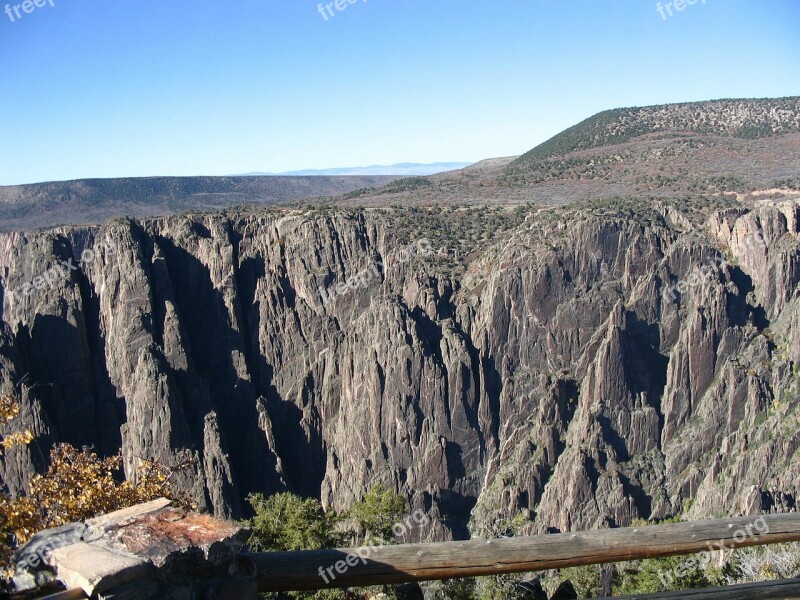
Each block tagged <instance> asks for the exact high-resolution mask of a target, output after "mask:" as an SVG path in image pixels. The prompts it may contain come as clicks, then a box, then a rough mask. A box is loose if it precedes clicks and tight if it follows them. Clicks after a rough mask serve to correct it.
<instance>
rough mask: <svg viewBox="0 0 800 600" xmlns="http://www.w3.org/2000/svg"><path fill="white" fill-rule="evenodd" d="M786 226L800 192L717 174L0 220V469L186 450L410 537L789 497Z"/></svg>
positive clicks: (793, 376)
mask: <svg viewBox="0 0 800 600" xmlns="http://www.w3.org/2000/svg"><path fill="white" fill-rule="evenodd" d="M501 212H502V211H501ZM457 216H458V218H461V219H462V220H463V219H466V220H468V221H471V222H474V223H475V224H477V225H476V227H478V228H483V230H484V231H485V232H486V235H483V236H477V237H476V239H475V241H473V242H470V243H465V241H464V239H454V237H453V235H452V231H453V219H454V218H456V217H457ZM500 221H503V224H502V226H501V225H500V224H499V222H500ZM799 234H800V202H799V201H798V200H797V199H783V200H781V201H766V200H759V201H756V200H747V201H736V200H731V199H724V198H716V199H713V200H709V199H708V198H705V199H698V200H695V201H686V200H680V201H678V200H668V199H662V200H655V199H653V200H647V199H638V200H626V201H622V200H620V201H604V202H594V203H591V204H582V205H575V206H567V207H560V208H555V209H548V210H541V209H536V208H529V209H525V210H522V209H520V210H517V211H516V212H515V213H514V215H513V218H512V217H510V216H509V215H508V214H506V213H502V214H500V213H497V214H494V213H491V214H487V213H486V212H484V211H482V210H481V209H462V210H461V211H455V210H454V209H440V208H432V209H409V210H403V209H385V210H368V211H348V210H339V211H330V212H326V213H320V212H315V211H304V210H288V209H287V210H272V211H253V212H247V213H245V212H243V213H240V214H235V215H231V214H227V215H222V214H208V215H194V216H193V215H186V216H170V217H164V218H158V219H152V220H142V221H136V220H124V221H115V222H111V223H109V224H107V225H105V226H103V227H99V228H63V229H57V230H49V231H41V232H31V233H10V234H4V235H2V236H0V277H1V279H0V282H1V285H2V292H1V293H2V332H0V386H2V387H0V392H7V391H10V390H12V389H15V390H16V391H17V393H18V395H19V396H20V398H21V400H22V404H23V411H22V414H21V416H20V417H19V419H18V423H15V425H16V426H20V425H24V426H26V427H28V428H30V429H31V430H32V431H33V432H34V433H35V434H36V436H37V439H36V441H35V442H34V443H33V444H32V445H30V446H29V447H27V448H22V449H20V448H15V449H12V450H10V451H9V452H8V453H7V454H6V456H5V457H3V459H2V466H0V476H2V479H3V482H4V483H5V485H6V486H7V487H8V488H9V489H10V490H12V491H18V490H20V489H22V488H23V487H24V486H25V484H26V481H27V480H28V478H29V477H30V474H31V473H32V472H33V469H35V468H41V466H42V465H43V463H44V460H45V456H46V454H47V448H48V447H49V445H50V444H52V443H53V442H54V441H66V442H70V443H72V444H74V445H78V446H80V445H94V446H95V447H96V448H97V449H98V450H99V451H101V452H103V453H113V452H115V451H117V450H118V449H120V448H121V449H122V452H123V454H124V458H125V464H126V468H127V470H128V472H131V471H132V470H133V469H134V468H135V466H136V464H137V461H139V460H141V459H143V458H146V459H150V458H155V459H158V460H160V461H163V462H165V463H168V464H169V463H176V462H178V461H182V460H185V459H186V458H187V457H188V459H190V462H191V465H192V466H191V468H190V469H189V470H188V471H185V472H184V473H183V478H182V480H181V481H180V482H179V483H180V484H181V485H183V486H184V487H187V488H189V489H191V490H192V491H193V493H194V494H195V496H196V498H197V499H198V500H199V501H201V503H203V504H205V505H206V506H208V507H209V508H210V509H211V510H213V511H214V512H215V513H217V514H219V515H222V516H238V515H241V514H242V513H243V511H245V510H246V504H245V502H244V498H245V497H246V496H247V494H248V493H250V492H253V491H266V492H275V491H279V490H284V489H290V490H293V491H295V492H297V493H300V494H304V495H309V496H318V497H321V498H322V500H323V501H324V502H325V503H326V504H327V505H329V506H335V507H337V508H343V507H346V506H348V505H349V504H350V503H351V502H352V501H353V500H355V499H357V498H358V497H360V495H361V494H363V492H364V491H365V490H366V489H367V488H368V487H369V486H370V485H372V484H374V483H377V482H382V483H385V484H387V485H390V486H392V487H394V488H395V489H397V490H398V491H400V492H401V493H402V494H404V495H405V496H406V497H407V498H408V499H409V500H410V502H411V505H412V506H413V507H414V508H423V509H424V510H426V511H427V512H428V514H430V515H431V516H432V517H434V522H435V525H434V526H433V527H431V528H427V529H426V530H425V531H418V532H416V533H415V534H414V537H416V538H424V539H448V538H452V537H464V536H467V535H469V534H470V533H472V534H486V533H489V534H503V533H506V532H508V531H555V530H559V531H565V530H570V529H578V528H588V527H594V526H601V525H603V526H605V525H626V524H628V523H630V521H631V520H632V519H635V518H640V517H641V518H660V517H666V516H669V515H673V514H677V513H680V512H690V513H692V514H693V515H696V516H699V515H709V514H717V513H726V512H753V511H758V510H769V509H792V508H795V503H796V499H797V495H798V481H800V461H798V460H797V458H798V455H797V451H798V448H800V411H798V410H797V408H798V405H800V398H799V396H800V386H798V380H799V379H800V376H798V364H800V292H799V291H798V289H799V288H798V282H800V240H799V239H798V235H799ZM456 247H457V249H455V248H456ZM54 267H56V269H55V270H54ZM39 276H41V279H37V277H39Z"/></svg>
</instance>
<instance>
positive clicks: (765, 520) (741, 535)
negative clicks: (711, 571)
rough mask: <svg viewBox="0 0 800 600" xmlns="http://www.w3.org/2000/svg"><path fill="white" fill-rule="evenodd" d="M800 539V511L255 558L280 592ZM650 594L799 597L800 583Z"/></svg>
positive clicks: (265, 582)
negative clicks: (495, 538)
mask: <svg viewBox="0 0 800 600" xmlns="http://www.w3.org/2000/svg"><path fill="white" fill-rule="evenodd" d="M796 541H800V513H792V514H775V515H765V516H759V517H742V518H732V519H716V520H707V521H694V522H686V523H674V524H668V525H655V526H645V527H628V528H621V529H608V530H596V531H583V532H575V533H562V534H553V535H541V536H532V537H516V538H506V539H497V540H469V541H463V542H443V543H431V544H407V545H398V546H383V547H372V548H368V547H363V548H348V549H338V550H319V551H307V552H277V553H260V554H252V555H251V558H252V560H253V562H254V563H255V566H256V569H257V578H258V588H259V591H262V592H278V591H301V590H318V589H327V588H343V587H364V586H370V585H381V584H396V583H407V582H417V581H430V580H439V579H452V578H461V577H478V576H486V575H499V574H508V573H523V572H532V571H546V570H550V569H559V568H564V567H572V566H581V565H594V564H603V563H614V562H620V561H629V560H642V559H646V558H658V557H666V556H676V555H685V554H694V553H698V552H705V551H708V550H714V551H722V550H730V549H733V548H742V547H746V546H759V545H767V544H777V543H783V542H796ZM770 594H772V595H770ZM775 594H777V595H775ZM632 598H646V596H634V597H632ZM650 598H720V599H736V600H738V599H740V598H741V599H743V598H800V581H783V582H777V583H776V582H773V583H769V584H756V585H755V587H753V586H749V587H748V586H737V587H731V588H727V589H722V590H691V591H689V592H679V593H678V594H677V595H674V594H666V595H664V594H662V595H657V596H651V597H650Z"/></svg>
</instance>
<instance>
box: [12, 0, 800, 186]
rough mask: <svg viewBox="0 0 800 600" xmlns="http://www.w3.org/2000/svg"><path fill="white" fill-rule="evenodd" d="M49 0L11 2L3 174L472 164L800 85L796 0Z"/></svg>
mask: <svg viewBox="0 0 800 600" xmlns="http://www.w3.org/2000/svg"><path fill="white" fill-rule="evenodd" d="M41 1H44V0H41ZM52 3H53V4H54V6H50V4H49V3H48V4H45V5H44V6H42V7H39V8H34V9H33V12H31V13H30V14H26V13H25V12H24V10H21V11H20V14H21V18H16V17H15V15H14V8H13V7H14V5H16V4H21V0H16V1H15V2H12V3H10V10H11V15H12V17H13V18H14V21H13V22H12V20H11V18H10V17H9V16H8V15H6V14H5V13H4V12H0V57H2V60H0V119H2V120H0V185H5V184H15V183H27V182H35V181H46V180H61V179H75V178H83V177H122V176H147V175H200V174H205V175H221V174H230V173H243V172H250V171H285V170H290V169H306V168H327V167H343V166H360V165H369V164H389V163H395V162H405V161H410V162H435V161H477V160H480V159H482V158H488V157H493V156H505V155H511V154H518V153H522V152H524V151H526V150H528V149H530V148H531V147H533V146H535V145H536V144H538V143H540V142H542V141H544V140H545V139H547V138H548V137H550V136H552V135H554V134H556V133H558V132H559V131H561V130H562V129H564V128H566V127H568V126H570V125H572V124H574V123H575V122H577V121H580V120H582V119H584V118H586V117H588V116H590V115H592V114H594V113H596V112H598V111H600V110H604V109H607V108H614V107H618V106H634V105H647V104H660V103H666V102H679V101H689V100H705V99H712V98H730V97H767V96H791V95H800V87H799V86H798V82H800V35H798V32H800V2H797V1H796V0H758V1H756V0H706V2H705V4H703V3H702V0H698V1H697V3H696V4H695V5H693V6H686V7H685V8H684V10H683V11H681V12H676V11H673V16H672V17H668V18H667V19H666V20H665V19H663V18H662V17H661V16H660V15H659V12H658V11H657V10H656V2H651V1H649V0H606V1H599V0H580V1H579V0H494V1H490V0H486V1H484V2H478V1H474V0H469V1H460V2H456V1H455V0H436V2H433V1H432V0H365V1H362V0H358V1H357V2H355V3H354V4H351V5H347V8H346V9H345V10H343V11H341V12H339V11H336V8H335V7H333V8H332V10H333V11H334V13H335V16H333V17H331V16H328V20H327V21H326V20H325V19H324V18H323V17H322V16H321V15H320V14H319V13H318V12H317V9H318V6H317V4H318V3H317V2H314V1H312V0H230V1H228V2H220V1H219V0H52ZM4 8H5V3H4V2H3V1H2V0H0V10H2V9H4ZM29 8H30V5H29Z"/></svg>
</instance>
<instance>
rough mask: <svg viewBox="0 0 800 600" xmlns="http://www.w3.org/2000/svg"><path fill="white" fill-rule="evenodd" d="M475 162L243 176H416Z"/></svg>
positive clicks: (348, 168) (454, 168)
mask: <svg viewBox="0 0 800 600" xmlns="http://www.w3.org/2000/svg"><path fill="white" fill-rule="evenodd" d="M471 164H473V163H464V162H442V163H397V164H394V165H372V166H369V167H342V168H337V169H306V170H304V171H286V172H284V173H244V174H243V175H240V176H239V175H237V176H236V177H241V176H253V175H294V176H319V175H322V176H336V175H360V176H365V175H399V176H405V177H414V176H422V175H435V174H436V173H444V172H445V171H455V170H457V169H463V168H465V167H468V166H470V165H471Z"/></svg>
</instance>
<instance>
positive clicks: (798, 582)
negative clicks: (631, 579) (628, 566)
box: [617, 579, 800, 600]
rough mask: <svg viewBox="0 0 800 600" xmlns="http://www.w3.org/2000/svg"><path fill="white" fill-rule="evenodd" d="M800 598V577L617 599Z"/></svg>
mask: <svg viewBox="0 0 800 600" xmlns="http://www.w3.org/2000/svg"><path fill="white" fill-rule="evenodd" d="M751 599H752V600H800V579H787V580H785V581H770V582H765V583H748V584H746V585H732V586H730V587H726V588H713V589H697V590H685V591H681V592H665V593H662V594H647V595H644V596H618V597H617V600H751Z"/></svg>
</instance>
